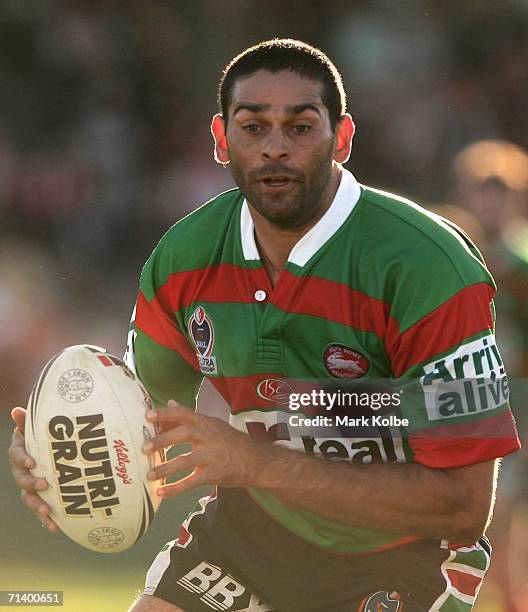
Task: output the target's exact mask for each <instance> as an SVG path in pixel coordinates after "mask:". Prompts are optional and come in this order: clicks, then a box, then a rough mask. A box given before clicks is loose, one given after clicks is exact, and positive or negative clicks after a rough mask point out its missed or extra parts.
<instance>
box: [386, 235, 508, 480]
mask: <svg viewBox="0 0 528 612" xmlns="http://www.w3.org/2000/svg"><path fill="white" fill-rule="evenodd" d="M451 238H452V237H451ZM459 243H460V244H458V245H457V244H456V243H455V247H454V252H451V253H448V254H446V252H445V249H443V248H439V247H437V246H435V247H434V248H431V249H430V251H429V253H428V254H427V255H426V256H425V257H424V256H422V258H421V260H418V263H413V264H411V265H409V266H408V268H407V270H406V272H404V273H402V275H401V276H400V278H399V279H398V282H397V283H395V287H397V289H396V290H395V292H394V295H393V300H392V306H391V323H390V325H389V330H388V333H387V338H386V350H387V354H388V356H389V359H390V362H391V368H392V372H393V374H394V375H395V376H396V377H398V378H400V379H401V380H402V383H403V384H402V389H403V393H402V396H401V400H402V401H401V408H402V413H403V416H404V417H405V418H407V419H408V420H409V428H408V433H409V438H408V444H409V447H410V450H411V452H412V454H413V460H414V461H416V462H418V463H421V464H423V465H426V466H428V467H432V468H449V467H457V466H463V465H471V464H475V463H479V462H482V461H486V460H489V459H493V458H497V457H503V456H504V455H507V454H509V453H512V452H514V451H516V450H518V449H519V447H520V443H519V439H518V435H517V431H516V427H515V422H514V419H513V416H512V413H511V411H510V408H509V387H508V379H507V375H506V372H505V368H504V363H503V361H502V358H501V356H500V353H499V350H498V348H497V344H496V342H495V336H494V330H495V320H494V318H495V317H494V306H493V296H494V293H495V285H494V282H493V279H492V278H491V276H490V274H489V272H488V271H487V269H486V267H485V266H484V263H483V261H482V259H481V256H480V254H479V253H478V251H477V250H476V249H475V248H474V247H472V245H470V244H463V242H462V239H461V240H460V241H459Z"/></svg>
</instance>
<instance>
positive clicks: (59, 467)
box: [25, 345, 165, 553]
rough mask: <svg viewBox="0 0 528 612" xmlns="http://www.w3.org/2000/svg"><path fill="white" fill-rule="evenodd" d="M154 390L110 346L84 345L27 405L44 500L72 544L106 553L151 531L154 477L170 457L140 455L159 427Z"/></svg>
mask: <svg viewBox="0 0 528 612" xmlns="http://www.w3.org/2000/svg"><path fill="white" fill-rule="evenodd" d="M150 408H152V400H151V399H150V397H149V395H148V393H147V391H146V390H145V388H144V387H143V385H142V384H141V383H140V382H139V380H138V379H137V378H136V376H135V375H134V373H133V372H131V371H130V370H129V369H128V367H127V366H126V365H125V363H124V362H123V361H122V360H121V359H118V358H117V357H114V356H113V355H110V354H109V353H107V352H106V350H105V349H102V348H99V347H96V346H90V345H78V346H71V347H69V348H66V349H64V350H63V351H61V352H60V353H58V354H57V355H55V356H54V357H53V358H52V359H50V361H49V362H48V363H47V364H46V366H45V368H44V369H43V371H42V373H41V374H40V376H39V378H38V380H37V382H36V384H35V386H34V388H33V391H32V393H31V396H30V398H29V403H28V412H27V417H26V428H25V439H26V448H27V451H28V453H29V454H30V455H31V456H32V457H33V458H34V459H35V461H36V467H35V468H34V469H33V470H32V474H33V476H36V477H40V478H45V479H46V481H47V482H48V489H47V490H46V491H42V492H40V493H39V494H40V496H41V497H42V498H43V499H44V501H46V502H47V503H48V504H49V506H50V507H51V509H52V512H51V518H52V519H53V520H54V521H55V522H56V523H57V525H58V526H59V527H60V528H61V530H62V531H63V532H64V533H65V534H66V535H67V536H69V537H70V538H71V539H72V540H74V541H75V542H77V543H78V544H81V545H82V546H85V547H86V548H89V549H90V550H94V551H96V552H100V553H116V552H121V551H123V550H126V549H127V548H129V547H130V546H132V545H133V544H134V543H135V542H137V540H138V539H139V538H140V537H141V536H142V535H143V534H144V533H145V531H146V530H147V528H148V527H149V525H150V523H151V521H152V519H153V517H154V513H155V512H156V510H157V509H158V506H159V504H160V501H161V498H159V497H158V496H157V495H156V493H155V490H156V488H157V487H158V486H159V484H160V483H159V481H156V482H155V483H154V482H150V481H148V480H147V472H148V470H149V469H150V468H151V467H153V466H154V465H158V464H159V463H161V462H163V461H164V460H165V458H164V453H163V452H159V453H155V455H150V456H147V455H145V454H144V453H143V452H142V451H141V446H142V445H143V443H144V442H145V440H148V439H150V438H151V437H153V436H155V435H156V434H157V428H156V427H155V426H154V425H153V424H151V423H149V422H148V421H147V420H146V418H145V413H146V411H147V410H149V409H150Z"/></svg>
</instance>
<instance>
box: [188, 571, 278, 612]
mask: <svg viewBox="0 0 528 612" xmlns="http://www.w3.org/2000/svg"><path fill="white" fill-rule="evenodd" d="M178 584H179V585H180V586H181V587H183V588H184V589H187V591H190V592H191V593H197V594H202V593H203V595H202V596H201V597H200V601H202V602H203V603H205V604H206V605H207V606H209V607H210V608H212V609H213V610H232V606H234V605H235V600H238V599H239V598H240V597H242V596H244V595H245V602H247V607H245V608H236V609H235V610H233V612H272V611H273V608H270V607H269V606H268V605H267V604H265V603H264V602H262V601H260V600H259V598H258V597H256V596H255V595H253V593H250V592H249V591H248V590H247V588H246V587H245V586H244V585H243V584H240V582H237V581H236V580H235V579H234V578H233V577H232V576H230V575H229V574H224V573H223V571H222V569H221V568H220V567H217V566H216V565H211V564H210V563H206V562H205V561H202V563H200V564H199V565H197V566H196V567H195V568H194V569H192V570H191V571H190V572H188V573H187V574H185V576H182V577H181V578H180V579H179V580H178ZM239 605H240V604H239ZM241 605H244V604H241Z"/></svg>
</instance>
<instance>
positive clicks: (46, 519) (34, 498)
mask: <svg viewBox="0 0 528 612" xmlns="http://www.w3.org/2000/svg"><path fill="white" fill-rule="evenodd" d="M20 499H21V500H22V502H23V503H24V504H25V505H26V506H27V507H28V508H29V509H30V510H33V512H35V514H36V515H37V518H38V520H39V521H40V524H41V525H42V526H43V527H45V528H46V529H48V530H49V531H52V532H54V533H56V532H58V531H60V528H59V526H58V525H57V523H55V521H54V520H53V519H52V518H50V514H51V508H50V507H49V506H48V504H47V503H46V502H45V501H43V500H42V499H41V498H40V497H39V496H38V495H35V494H34V493H29V492H28V491H22V493H21V494H20Z"/></svg>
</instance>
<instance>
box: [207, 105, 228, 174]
mask: <svg viewBox="0 0 528 612" xmlns="http://www.w3.org/2000/svg"><path fill="white" fill-rule="evenodd" d="M211 134H212V135H213V138H214V142H215V148H214V156H215V159H216V161H217V162H218V163H219V164H228V163H229V162H230V161H231V158H230V157H229V151H228V149H227V136H226V129H225V123H224V118H223V117H222V115H219V114H216V115H215V116H214V117H213V120H212V122H211Z"/></svg>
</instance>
